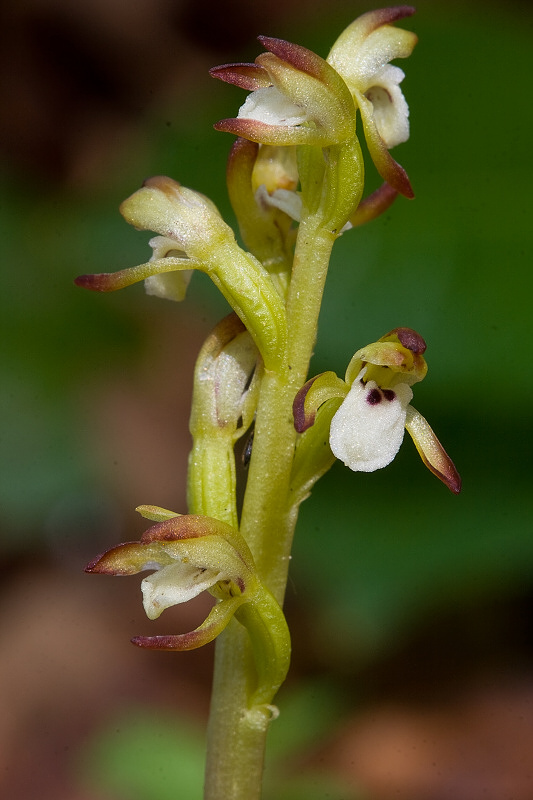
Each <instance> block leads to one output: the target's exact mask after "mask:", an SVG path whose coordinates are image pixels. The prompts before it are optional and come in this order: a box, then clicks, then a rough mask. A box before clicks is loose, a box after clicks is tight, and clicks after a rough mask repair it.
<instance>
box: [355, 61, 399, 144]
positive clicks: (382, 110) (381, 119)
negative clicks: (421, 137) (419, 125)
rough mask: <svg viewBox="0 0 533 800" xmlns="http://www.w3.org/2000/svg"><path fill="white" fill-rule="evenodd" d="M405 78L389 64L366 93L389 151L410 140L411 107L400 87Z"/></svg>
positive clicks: (397, 69)
mask: <svg viewBox="0 0 533 800" xmlns="http://www.w3.org/2000/svg"><path fill="white" fill-rule="evenodd" d="M403 78H404V73H403V72H402V70H401V69H399V67H393V66H391V65H390V64H389V65H387V66H386V67H384V68H383V69H382V70H381V72H380V73H378V74H377V75H376V76H375V78H374V80H373V83H372V86H370V87H369V88H368V89H367V91H366V92H365V96H366V97H367V98H368V99H369V100H370V101H371V103H372V106H373V110H374V111H373V116H374V121H375V123H376V126H377V129H378V132H379V135H380V136H381V138H382V139H383V141H384V142H385V144H386V146H387V148H389V149H390V148H391V147H395V145H397V144H401V143H402V142H406V141H407V140H408V139H409V106H408V105H407V102H406V100H405V97H404V96H403V94H402V90H401V89H400V87H399V85H398V84H399V83H400V82H401V81H402V80H403Z"/></svg>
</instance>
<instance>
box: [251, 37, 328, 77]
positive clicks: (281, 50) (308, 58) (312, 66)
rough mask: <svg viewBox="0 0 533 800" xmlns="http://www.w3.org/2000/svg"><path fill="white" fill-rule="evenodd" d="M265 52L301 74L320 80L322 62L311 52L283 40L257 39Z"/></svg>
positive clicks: (322, 68) (271, 38) (322, 69)
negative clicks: (304, 73)
mask: <svg viewBox="0 0 533 800" xmlns="http://www.w3.org/2000/svg"><path fill="white" fill-rule="evenodd" d="M257 38H258V39H259V41H260V42H261V44H262V45H263V47H264V48H265V50H268V51H269V52H270V53H272V54H273V55H275V56H277V57H278V58H279V59H281V60H282V61H285V62H286V63H287V64H291V66H293V67H296V69H298V70H300V71H301V72H306V73H307V74H308V75H313V76H314V77H315V78H319V79H320V78H321V77H322V74H323V72H324V60H323V59H322V58H320V56H318V55H317V54H316V53H313V51H312V50H308V49H307V47H302V46H301V45H299V44H293V42H286V41H285V39H276V38H274V37H271V36H258V37H257Z"/></svg>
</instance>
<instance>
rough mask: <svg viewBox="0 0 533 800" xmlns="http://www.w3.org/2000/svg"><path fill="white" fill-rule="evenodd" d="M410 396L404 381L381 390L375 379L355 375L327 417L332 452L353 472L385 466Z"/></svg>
mask: <svg viewBox="0 0 533 800" xmlns="http://www.w3.org/2000/svg"><path fill="white" fill-rule="evenodd" d="M412 396H413V393H412V391H411V389H410V387H409V386H407V384H405V383H400V384H398V385H397V386H395V387H394V390H387V391H385V392H382V390H381V389H379V387H378V385H377V383H376V382H375V381H368V383H366V384H363V383H362V382H361V380H359V379H356V380H355V381H354V383H353V385H352V388H351V389H350V391H349V392H348V395H347V396H346V399H345V400H344V401H343V403H342V405H341V407H340V408H339V410H338V411H337V413H336V414H335V416H334V417H333V419H332V421H331V428H330V437H329V443H330V446H331V450H332V451H333V454H334V455H335V456H336V457H337V458H338V459H340V460H341V461H343V462H344V464H346V466H347V467H350V469H352V470H354V472H373V471H374V470H376V469H381V468H382V467H386V466H387V464H390V462H391V461H392V460H393V458H394V456H395V455H396V453H397V452H398V450H399V449H400V445H401V443H402V440H403V435H404V428H405V416H406V411H407V405H408V403H409V401H410V400H411V398H412Z"/></svg>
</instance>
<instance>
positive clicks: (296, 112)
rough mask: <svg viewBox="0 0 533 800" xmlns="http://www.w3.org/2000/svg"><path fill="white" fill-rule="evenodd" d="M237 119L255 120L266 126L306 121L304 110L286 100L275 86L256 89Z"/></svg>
mask: <svg viewBox="0 0 533 800" xmlns="http://www.w3.org/2000/svg"><path fill="white" fill-rule="evenodd" d="M237 117H238V118H239V119H255V120H257V121H258V122H265V123H266V124H267V125H301V124H302V122H305V121H306V120H307V115H306V112H305V109H304V108H302V107H301V106H297V105H296V104H295V103H291V102H290V100H287V98H286V97H285V96H284V95H283V94H282V93H281V92H280V91H279V90H278V89H276V87H275V86H268V87H266V88H265V89H256V91H255V92H252V93H251V94H249V95H248V97H247V98H246V100H245V102H244V104H243V105H242V106H241V107H240V109H239V113H238V114H237Z"/></svg>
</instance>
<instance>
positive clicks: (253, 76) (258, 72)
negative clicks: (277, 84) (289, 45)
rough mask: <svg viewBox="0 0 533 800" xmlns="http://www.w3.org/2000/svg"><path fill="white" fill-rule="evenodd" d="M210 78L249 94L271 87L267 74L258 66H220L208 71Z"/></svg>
mask: <svg viewBox="0 0 533 800" xmlns="http://www.w3.org/2000/svg"><path fill="white" fill-rule="evenodd" d="M209 74H210V75H211V77H212V78H218V80H219V81H224V83H231V84H232V85H233V86H238V87H239V88H241V89H246V90H247V91H249V92H255V91H256V90H257V89H265V88H267V87H268V86H272V81H271V80H270V78H269V76H268V72H267V71H266V69H264V67H261V66H259V64H221V65H220V66H219V67H213V68H212V69H210V70H209Z"/></svg>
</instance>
